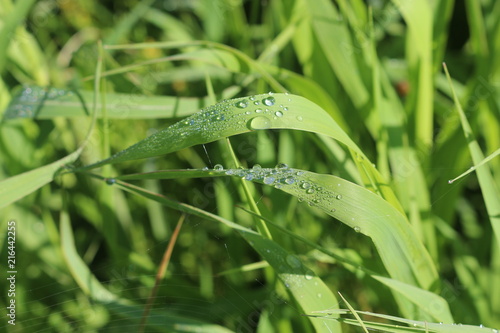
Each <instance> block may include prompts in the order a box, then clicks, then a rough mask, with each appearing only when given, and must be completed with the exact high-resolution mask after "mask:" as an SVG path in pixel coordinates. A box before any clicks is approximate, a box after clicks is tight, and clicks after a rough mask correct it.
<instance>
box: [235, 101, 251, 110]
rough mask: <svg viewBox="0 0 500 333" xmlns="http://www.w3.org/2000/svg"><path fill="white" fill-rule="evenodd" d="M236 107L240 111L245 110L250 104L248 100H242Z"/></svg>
mask: <svg viewBox="0 0 500 333" xmlns="http://www.w3.org/2000/svg"><path fill="white" fill-rule="evenodd" d="M235 106H236V107H237V108H239V109H244V108H246V107H247V106H248V102H247V100H246V99H242V100H241V101H239V102H236V104H235Z"/></svg>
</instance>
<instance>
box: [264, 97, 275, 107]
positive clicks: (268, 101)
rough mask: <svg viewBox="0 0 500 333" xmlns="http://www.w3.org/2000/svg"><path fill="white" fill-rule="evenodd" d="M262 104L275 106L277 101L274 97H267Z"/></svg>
mask: <svg viewBox="0 0 500 333" xmlns="http://www.w3.org/2000/svg"><path fill="white" fill-rule="evenodd" d="M262 103H264V104H265V105H267V106H273V105H274V103H276V99H275V98H274V97H271V96H269V97H266V98H264V99H263V100H262Z"/></svg>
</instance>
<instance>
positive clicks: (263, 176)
mask: <svg viewBox="0 0 500 333" xmlns="http://www.w3.org/2000/svg"><path fill="white" fill-rule="evenodd" d="M213 170H214V171H218V172H224V173H225V174H226V175H230V176H238V177H241V178H242V179H244V180H247V181H256V182H261V183H263V184H266V185H273V186H274V187H276V188H281V187H283V186H285V185H292V184H294V183H295V182H296V181H297V180H296V178H295V177H296V176H300V175H302V174H303V171H298V170H295V169H293V168H290V167H288V165H286V164H285V163H279V164H277V165H276V166H275V167H274V168H263V167H261V166H260V165H259V164H255V165H254V166H253V167H252V168H251V169H242V168H239V169H224V167H223V166H222V165H220V164H216V165H215V166H214V168H213Z"/></svg>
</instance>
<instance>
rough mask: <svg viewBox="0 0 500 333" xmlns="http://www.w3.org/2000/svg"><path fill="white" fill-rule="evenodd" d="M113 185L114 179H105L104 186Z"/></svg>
mask: <svg viewBox="0 0 500 333" xmlns="http://www.w3.org/2000/svg"><path fill="white" fill-rule="evenodd" d="M114 183H116V179H114V178H107V179H106V184H108V185H113V184H114Z"/></svg>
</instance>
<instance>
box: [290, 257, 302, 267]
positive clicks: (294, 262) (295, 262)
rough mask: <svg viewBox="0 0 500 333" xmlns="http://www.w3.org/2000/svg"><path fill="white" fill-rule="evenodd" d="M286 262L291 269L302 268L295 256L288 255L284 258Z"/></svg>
mask: <svg viewBox="0 0 500 333" xmlns="http://www.w3.org/2000/svg"><path fill="white" fill-rule="evenodd" d="M286 262H287V264H288V265H290V267H292V268H300V267H301V266H302V263H301V262H300V259H299V258H297V256H294V255H293V254H289V255H287V256H286Z"/></svg>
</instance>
